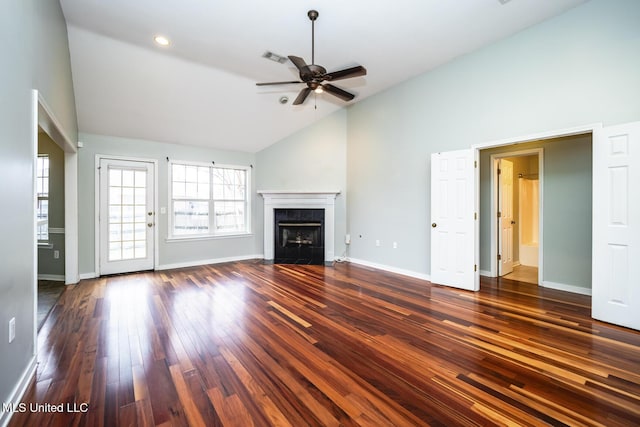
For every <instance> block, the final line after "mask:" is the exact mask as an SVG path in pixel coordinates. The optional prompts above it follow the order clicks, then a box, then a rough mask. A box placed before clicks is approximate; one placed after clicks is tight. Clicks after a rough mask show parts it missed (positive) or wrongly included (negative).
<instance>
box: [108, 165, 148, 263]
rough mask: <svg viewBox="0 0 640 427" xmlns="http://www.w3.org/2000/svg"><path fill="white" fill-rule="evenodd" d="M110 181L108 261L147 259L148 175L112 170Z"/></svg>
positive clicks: (126, 169)
mask: <svg viewBox="0 0 640 427" xmlns="http://www.w3.org/2000/svg"><path fill="white" fill-rule="evenodd" d="M108 179H109V182H108V186H109V252H108V260H109V261H121V260H133V259H142V258H146V256H147V252H148V251H147V232H148V230H147V226H146V220H147V218H146V211H147V201H146V190H147V189H146V185H147V179H146V171H144V170H137V169H133V168H123V167H117V166H111V167H110V169H109V174H108Z"/></svg>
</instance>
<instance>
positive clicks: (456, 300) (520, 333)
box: [10, 261, 640, 427]
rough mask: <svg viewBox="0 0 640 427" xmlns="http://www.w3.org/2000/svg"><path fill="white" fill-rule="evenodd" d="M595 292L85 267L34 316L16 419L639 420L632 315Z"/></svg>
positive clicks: (281, 422)
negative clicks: (600, 313)
mask: <svg viewBox="0 0 640 427" xmlns="http://www.w3.org/2000/svg"><path fill="white" fill-rule="evenodd" d="M589 306H590V298H589V297H586V296H581V295H575V294H569V293H564V292H560V291H554V290H549V289H544V288H539V287H537V286H533V285H529V284H525V283H519V282H514V281H509V280H504V279H502V280H500V281H499V282H498V281H496V280H488V279H483V281H482V286H481V291H480V292H477V293H472V292H466V291H459V290H455V289H450V288H445V287H440V286H435V285H431V284H430V283H428V282H424V281H421V280H417V279H411V278H408V277H404V276H399V275H394V274H391V273H386V272H382V271H377V270H372V269H367V268H363V267H359V266H355V265H350V264H338V265H336V267H335V268H326V267H323V266H283V265H263V264H262V263H261V262H259V261H247V262H236V263H228V264H218V265H212V266H203V267H197V268H188V269H180V270H172V271H165V272H155V273H152V272H149V273H139V274H133V275H123V276H113V277H107V278H100V279H95V280H85V281H82V282H80V283H79V284H78V285H74V286H67V287H66V289H65V291H64V293H63V295H62V297H61V298H60V299H59V301H58V303H57V304H56V306H55V307H54V309H53V311H52V313H51V314H50V315H49V317H48V318H47V320H46V322H45V324H44V326H43V328H42V330H41V331H40V334H39V338H38V341H39V343H38V345H39V353H38V368H37V374H36V378H35V381H34V383H33V385H32V386H31V388H30V389H29V390H28V392H27V393H26V395H25V399H24V402H25V403H26V404H27V410H26V411H25V412H24V413H15V414H14V416H13V419H12V421H11V423H10V425H11V426H22V425H29V426H71V425H73V426H75V425H79V426H116V425H121V426H129V425H134V426H135V425H138V426H154V425H163V426H165V425H166V426H168V425H191V426H242V427H244V426H251V425H254V426H296V427H297V426H306V425H313V426H340V425H342V426H420V425H435V426H457V425H529V426H538V425H546V424H548V425H568V426H581V425H586V426H595V425H602V426H607V427H610V426H633V425H638V424H640V333H638V332H636V331H632V330H629V329H624V328H619V327H615V326H612V325H608V324H605V323H601V322H597V321H594V320H592V319H591V318H590V309H589ZM34 402H37V403H40V404H49V405H60V404H64V405H68V406H64V408H63V409H64V410H63V412H62V413H57V412H55V413H54V412H48V413H46V412H37V411H34V412H32V411H31V410H30V409H29V406H31V405H30V404H32V403H34ZM85 405H86V406H85ZM40 408H41V409H43V407H40ZM58 408H59V406H58ZM85 408H87V409H88V411H87V412H82V411H83V410H84V409H85ZM36 409H37V408H36ZM73 410H76V411H78V412H73Z"/></svg>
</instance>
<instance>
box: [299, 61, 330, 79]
mask: <svg viewBox="0 0 640 427" xmlns="http://www.w3.org/2000/svg"><path fill="white" fill-rule="evenodd" d="M325 74H327V70H326V68H324V67H323V66H321V65H315V64H310V65H307V66H306V67H302V68H301V69H300V79H301V80H302V81H303V82H305V83H308V82H310V81H311V80H319V81H322V80H323V77H324V75H325Z"/></svg>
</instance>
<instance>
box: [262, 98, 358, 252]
mask: <svg viewBox="0 0 640 427" xmlns="http://www.w3.org/2000/svg"><path fill="white" fill-rule="evenodd" d="M257 160H258V165H259V168H258V171H257V172H258V173H257V174H256V178H257V182H258V189H259V190H315V191H328V190H332V191H333V190H336V191H338V190H339V191H340V194H339V195H338V196H337V197H336V206H335V249H334V251H335V255H336V257H341V256H342V255H343V254H344V253H345V244H344V235H345V233H346V200H347V175H346V166H347V113H346V111H345V110H339V111H337V112H335V113H333V114H331V115H330V116H328V117H326V118H324V119H322V120H320V121H319V122H318V123H316V124H314V125H312V126H309V127H308V128H306V129H303V130H301V131H300V132H297V133H296V134H294V135H291V136H290V137H288V138H285V139H284V140H282V141H280V142H278V143H277V144H274V145H272V146H270V147H268V148H266V149H264V150H262V151H261V152H259V153H258V154H257ZM263 206H264V204H263V200H260V201H259V209H260V215H262V207H263ZM258 222H259V224H258V226H259V227H260V230H261V231H260V232H261V233H262V222H261V221H258ZM261 247H262V241H261Z"/></svg>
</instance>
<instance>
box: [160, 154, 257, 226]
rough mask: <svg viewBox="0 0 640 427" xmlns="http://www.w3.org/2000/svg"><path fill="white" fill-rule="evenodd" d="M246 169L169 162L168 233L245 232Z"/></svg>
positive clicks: (246, 215) (246, 222)
mask: <svg viewBox="0 0 640 427" xmlns="http://www.w3.org/2000/svg"><path fill="white" fill-rule="evenodd" d="M249 178H250V175H249V169H248V168H245V167H234V166H210V165H204V164H193V163H191V164H188V163H179V162H171V163H170V164H169V180H170V183H171V185H170V190H169V191H170V196H169V198H170V200H171V206H170V225H169V227H170V233H169V234H170V236H171V237H177V238H180V237H202V236H217V235H225V234H227V235H228V234H241V233H248V232H249V231H250V230H249V213H248V212H249V191H248V188H249Z"/></svg>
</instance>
